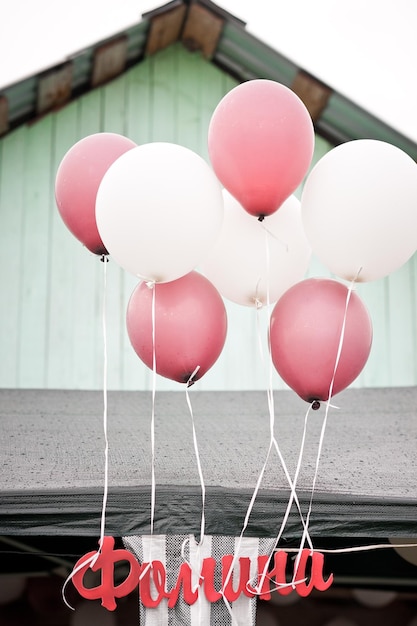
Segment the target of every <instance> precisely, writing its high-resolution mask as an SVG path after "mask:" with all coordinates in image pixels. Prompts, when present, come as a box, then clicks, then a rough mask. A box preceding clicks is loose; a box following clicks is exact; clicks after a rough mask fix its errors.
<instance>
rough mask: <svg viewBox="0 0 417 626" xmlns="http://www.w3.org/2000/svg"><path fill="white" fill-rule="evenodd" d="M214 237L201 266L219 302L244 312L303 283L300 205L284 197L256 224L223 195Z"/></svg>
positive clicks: (305, 255)
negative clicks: (219, 224)
mask: <svg viewBox="0 0 417 626" xmlns="http://www.w3.org/2000/svg"><path fill="white" fill-rule="evenodd" d="M223 195H224V220H223V226H222V229H221V231H220V235H219V237H218V239H217V241H216V243H215V245H214V246H213V248H212V249H211V251H210V253H209V256H208V257H207V259H206V260H205V261H204V262H203V264H202V266H201V270H202V272H203V273H204V274H205V275H206V276H207V278H208V279H209V280H210V281H211V282H212V283H213V284H214V285H215V287H216V288H217V289H218V291H219V292H220V293H221V295H222V296H224V297H225V298H227V299H229V300H232V301H233V302H236V303H237V304H242V305H245V306H259V305H265V304H267V302H268V299H269V302H270V303H273V302H276V301H277V300H278V298H280V297H281V295H282V294H283V293H284V291H286V290H287V289H288V288H289V287H291V286H292V285H293V284H294V283H296V282H298V281H300V280H302V279H303V278H304V277H305V273H306V271H307V268H308V265H309V262H310V257H311V248H310V245H309V243H308V241H307V238H306V236H305V234H304V230H303V225H302V220H301V209H300V202H299V200H297V198H296V197H295V196H290V197H289V198H288V199H287V200H286V201H285V202H284V203H283V204H282V205H281V207H280V208H279V209H278V211H276V212H275V213H273V214H272V215H269V216H268V217H266V218H265V219H264V221H262V222H260V221H258V220H257V219H256V218H255V217H253V216H252V215H249V213H247V212H246V211H245V210H244V209H243V207H242V206H241V205H240V204H239V202H238V201H237V200H235V198H233V197H232V196H231V195H230V193H228V192H227V191H224V192H223Z"/></svg>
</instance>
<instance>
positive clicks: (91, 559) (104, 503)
mask: <svg viewBox="0 0 417 626" xmlns="http://www.w3.org/2000/svg"><path fill="white" fill-rule="evenodd" d="M101 260H102V261H103V308H102V331H103V435H104V487H103V500H102V506H101V520H100V540H99V549H98V550H97V552H96V553H95V554H93V555H92V556H91V557H89V558H88V559H87V560H86V561H84V562H83V563H80V565H79V566H78V567H76V568H75V569H73V570H72V572H71V573H70V574H69V576H68V577H67V578H66V580H65V582H64V584H63V586H62V590H61V594H62V599H63V601H64V602H65V604H66V605H67V607H68V608H70V609H71V610H72V611H74V610H75V609H74V607H73V606H71V605H70V604H69V603H68V601H67V599H66V595H65V591H66V588H67V585H68V583H69V582H70V580H72V578H73V576H75V574H76V573H77V572H79V571H80V570H81V569H82V568H83V567H85V566H86V565H87V564H88V566H89V567H90V568H92V567H93V566H94V564H95V562H96V561H97V559H98V557H99V556H100V553H101V548H102V546H103V541H104V533H105V530H106V509H107V498H108V493H109V438H108V430H107V422H108V419H107V418H108V403H107V399H108V393H107V391H108V390H107V371H108V354H107V352H108V351H107V316H106V309H107V307H106V301H107V262H108V259H107V258H106V257H105V256H104V255H103V257H102V259H101Z"/></svg>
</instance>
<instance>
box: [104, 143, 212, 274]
mask: <svg viewBox="0 0 417 626" xmlns="http://www.w3.org/2000/svg"><path fill="white" fill-rule="evenodd" d="M222 220H223V197H222V193H221V186H220V183H219V182H218V180H217V178H216V176H215V175H214V173H213V171H212V170H211V168H210V167H209V165H208V164H207V163H206V162H205V161H204V160H203V159H202V158H201V157H200V156H199V155H197V154H196V153H194V152H193V151H192V150H189V149H188V148H184V147H183V146H179V145H176V144H171V143H163V142H155V143H149V144H145V145H141V146H138V147H137V148H133V149H132V150H129V151H128V152H126V153H125V154H123V155H122V156H121V157H119V158H118V159H117V160H116V161H115V162H114V163H113V164H112V165H111V166H110V168H109V169H108V170H107V172H106V174H105V175H104V177H103V180H102V182H101V184H100V187H99V190H98V193H97V200H96V221H97V226H98V230H99V233H100V236H101V238H102V240H103V242H104V245H105V246H106V248H107V250H108V252H109V254H110V256H111V257H112V258H113V259H114V260H115V261H116V263H118V264H119V265H120V266H121V267H122V268H124V269H125V270H127V271H128V272H130V273H132V274H135V275H136V276H138V277H139V278H141V279H145V280H148V281H153V282H157V283H161V282H168V281H171V280H175V279H176V278H180V277H181V276H184V275H185V274H188V272H190V271H191V270H193V269H194V268H195V267H196V266H197V265H198V263H199V262H200V261H201V259H202V258H203V257H204V256H205V255H206V254H207V252H208V251H209V249H210V247H211V246H212V245H213V243H214V241H215V239H216V237H217V235H218V233H219V231H220V228H221V224H222Z"/></svg>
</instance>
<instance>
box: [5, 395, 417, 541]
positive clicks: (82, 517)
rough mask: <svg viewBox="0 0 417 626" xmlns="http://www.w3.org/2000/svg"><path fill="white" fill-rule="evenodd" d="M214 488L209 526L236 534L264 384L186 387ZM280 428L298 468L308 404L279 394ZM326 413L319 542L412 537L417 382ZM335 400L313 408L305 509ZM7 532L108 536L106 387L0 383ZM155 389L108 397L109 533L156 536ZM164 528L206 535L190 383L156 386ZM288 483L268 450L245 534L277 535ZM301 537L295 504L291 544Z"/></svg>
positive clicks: (254, 454) (258, 451)
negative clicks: (166, 388) (167, 388)
mask: <svg viewBox="0 0 417 626" xmlns="http://www.w3.org/2000/svg"><path fill="white" fill-rule="evenodd" d="M189 394H190V400H191V405H192V408H193V414H194V419H195V424H196V431H197V438H198V445H199V450H200V458H201V466H202V471H203V474H204V481H205V485H206V489H207V497H206V508H205V512H206V533H207V534H226V535H235V536H236V535H239V534H240V531H241V528H242V524H243V520H244V517H245V514H246V511H247V507H248V504H249V501H250V498H251V496H252V494H253V490H254V488H255V485H256V482H257V479H258V476H259V472H260V471H261V469H262V466H263V464H264V462H265V458H266V453H267V450H268V445H269V440H270V418H269V410H268V402H267V394H266V392H262V391H256V392H247V391H245V392H200V391H198V389H197V385H196V386H195V387H193V388H190V390H189ZM274 404H275V435H276V439H277V442H278V444H279V447H280V450H281V452H282V456H283V458H284V460H285V462H286V464H287V467H288V471H289V473H290V475H291V476H293V475H294V472H295V468H296V462H297V458H298V453H299V447H300V442H301V437H302V432H303V425H304V419H305V414H306V410H307V408H308V407H307V405H306V404H305V403H304V402H303V401H302V400H300V399H299V398H298V397H297V396H296V395H295V394H294V393H293V392H290V391H279V392H275V394H274ZM332 404H334V405H337V407H338V408H333V407H331V408H330V410H329V413H328V420H327V426H326V430H325V434H324V441H323V449H322V454H321V458H320V465H319V471H318V479H317V483H316V491H315V495H314V500H313V509H312V513H311V522H310V533H311V535H312V536H313V537H320V536H322V537H335V538H340V537H357V538H361V537H362V538H363V537H381V538H382V537H395V536H397V537H404V536H413V535H416V529H417V525H416V522H417V507H416V504H417V489H416V486H417V478H416V476H417V472H416V469H417V454H416V435H417V415H416V408H415V407H416V406H417V389H415V388H395V389H362V390H356V389H350V390H347V391H345V392H343V393H341V394H339V395H338V396H336V397H335V398H334V399H333V401H332ZM325 409H326V405H325V404H322V406H321V408H320V410H319V411H311V412H310V415H309V420H308V429H307V438H306V446H305V453H304V457H303V460H302V466H301V471H300V475H299V480H298V486H297V493H298V495H299V499H300V502H301V506H302V509H303V512H304V514H305V513H306V511H307V509H308V503H309V500H310V495H311V487H312V481H313V475H314V468H315V464H316V457H317V451H318V445H319V437H320V431H321V428H322V424H323V418H324V416H325ZM0 412H1V413H0V422H1V433H2V437H1V444H0V455H1V460H2V467H3V471H2V475H1V479H0V494H1V495H0V534H3V535H60V536H62V535H77V536H80V535H84V536H94V537H97V536H98V535H99V527H100V516H101V507H102V497H103V488H104V437H103V394H102V392H96V391H94V392H93V391H91V392H88V391H87V392H86V391H58V390H57V391H54V390H17V389H16V390H1V391H0ZM151 412H152V395H151V393H150V392H125V391H123V392H115V391H111V392H109V393H108V438H109V499H108V506H107V515H106V533H107V534H113V535H115V536H122V535H127V534H147V533H149V529H150V527H149V521H150V490H151V443H150V441H151V439H150V434H151ZM155 477H156V507H155V532H156V533H172V534H182V533H195V534H198V532H199V529H200V518H201V486H200V481H199V476H198V471H197V463H196V458H195V454H194V448H193V440H192V425H191V416H190V412H189V409H188V406H187V401H186V395H185V390H184V391H178V392H157V393H156V405H155ZM289 496H290V489H289V486H288V481H287V479H286V477H285V474H284V472H283V470H282V467H281V463H280V460H279V458H278V455H277V454H276V452H275V451H273V453H272V455H271V457H270V459H269V462H268V465H267V469H266V472H265V475H264V478H263V481H262V485H261V488H260V491H259V493H258V497H257V499H256V503H255V506H254V509H253V512H252V514H251V517H250V520H249V525H248V528H247V531H246V534H247V535H255V536H263V537H268V536H269V537H271V536H272V537H274V536H276V534H277V532H278V530H279V527H280V524H281V520H282V518H283V515H284V512H285V509H286V506H287V503H288V498H289ZM299 536H300V523H299V515H298V513H297V511H296V509H295V507H294V506H293V508H292V513H291V516H290V519H289V521H288V524H287V526H286V529H285V532H284V539H289V540H291V539H292V538H295V537H299Z"/></svg>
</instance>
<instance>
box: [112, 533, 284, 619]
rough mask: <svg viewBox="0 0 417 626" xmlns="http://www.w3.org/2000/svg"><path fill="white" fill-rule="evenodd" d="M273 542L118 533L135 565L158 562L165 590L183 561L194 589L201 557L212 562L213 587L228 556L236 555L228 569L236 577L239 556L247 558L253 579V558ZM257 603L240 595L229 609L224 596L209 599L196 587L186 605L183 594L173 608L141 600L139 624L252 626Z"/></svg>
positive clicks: (266, 551)
mask: <svg viewBox="0 0 417 626" xmlns="http://www.w3.org/2000/svg"><path fill="white" fill-rule="evenodd" d="M274 542H275V540H274V539H257V538H252V537H243V538H239V537H226V536H209V535H206V536H205V537H204V540H203V542H202V543H201V544H197V542H196V541H195V538H194V536H193V535H153V536H128V537H123V543H124V545H125V547H126V549H128V550H130V551H131V552H133V554H135V556H136V557H137V559H138V560H139V562H140V563H148V562H149V561H150V560H153V561H161V562H162V563H163V565H164V566H165V568H166V574H167V581H166V587H167V589H172V587H174V586H175V582H176V579H177V575H178V571H179V569H180V567H181V564H182V563H183V562H184V560H185V561H187V562H188V563H189V564H190V566H191V569H192V582H193V588H196V587H197V585H198V579H199V572H200V571H201V565H202V562H203V559H205V558H208V557H213V558H214V559H215V560H216V569H215V573H214V586H215V589H216V590H219V589H221V587H222V572H221V559H222V557H223V556H225V555H229V554H230V555H235V556H236V565H235V566H234V569H233V572H234V574H235V577H236V579H238V577H239V563H238V558H239V557H250V559H251V572H250V574H251V577H253V578H255V577H256V576H257V574H258V571H257V557H258V556H259V555H264V554H269V552H270V550H271V549H272V547H273V545H274ZM256 602H257V599H256V597H248V596H246V595H244V594H241V595H240V596H239V598H237V600H235V602H233V603H231V604H230V605H229V607H228V606H227V605H226V602H225V600H224V599H220V600H217V601H216V602H209V601H208V600H207V598H206V596H205V593H204V591H203V588H202V587H200V588H199V594H198V599H197V601H196V602H195V603H194V604H191V605H190V604H187V602H186V601H185V600H184V598H183V596H182V594H180V595H179V597H178V601H177V602H176V604H175V606H173V607H172V608H169V607H168V600H167V599H163V600H162V601H161V602H160V603H159V604H158V606H156V607H155V608H147V607H145V606H144V605H143V604H142V603H140V604H139V606H140V615H139V622H140V625H141V626H255V620H256Z"/></svg>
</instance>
